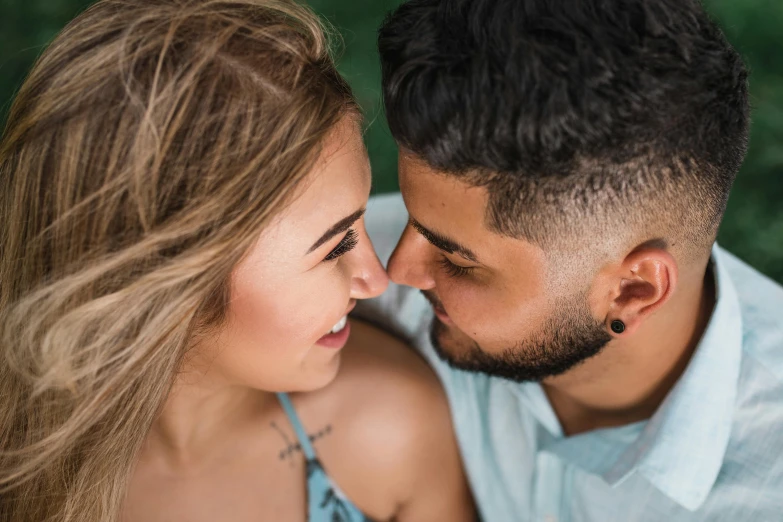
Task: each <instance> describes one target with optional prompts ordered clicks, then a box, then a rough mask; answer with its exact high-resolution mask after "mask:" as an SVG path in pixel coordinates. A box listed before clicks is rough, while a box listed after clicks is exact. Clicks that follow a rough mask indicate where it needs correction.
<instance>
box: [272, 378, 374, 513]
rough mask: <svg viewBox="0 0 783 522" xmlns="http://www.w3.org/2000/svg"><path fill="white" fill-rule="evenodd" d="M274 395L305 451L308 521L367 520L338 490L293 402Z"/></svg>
mask: <svg viewBox="0 0 783 522" xmlns="http://www.w3.org/2000/svg"><path fill="white" fill-rule="evenodd" d="M277 398H278V399H279V400H280V404H281V405H282V406H283V409H284V410H285V413H286V415H287V416H288V420H289V421H290V422H291V426H292V427H293V428H294V431H295V432H296V438H297V439H299V445H300V446H301V448H302V452H303V453H304V455H305V459H306V465H307V474H306V475H307V521H308V522H365V521H367V522H369V519H367V518H365V517H364V515H362V513H361V511H359V510H358V509H357V508H356V506H354V505H353V504H352V503H351V501H350V500H348V499H347V498H345V496H344V495H343V494H342V492H340V490H339V489H338V488H337V486H336V485H335V484H334V483H332V481H331V480H330V479H329V476H328V475H327V474H326V471H324V468H323V466H321V463H320V462H319V460H318V457H317V456H316V454H315V450H314V449H313V445H312V444H311V443H310V437H309V436H308V435H307V431H305V429H304V427H303V426H302V423H301V422H300V421H299V416H298V415H297V414H296V410H295V409H294V405H293V404H291V400H290V399H289V398H288V395H286V394H285V393H278V394H277Z"/></svg>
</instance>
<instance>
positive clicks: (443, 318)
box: [432, 305, 452, 324]
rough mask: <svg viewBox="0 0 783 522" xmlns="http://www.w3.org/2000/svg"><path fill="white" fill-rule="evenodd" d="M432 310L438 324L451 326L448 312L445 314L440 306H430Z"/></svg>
mask: <svg viewBox="0 0 783 522" xmlns="http://www.w3.org/2000/svg"><path fill="white" fill-rule="evenodd" d="M432 310H433V311H434V312H435V315H436V316H437V317H438V319H439V320H440V322H442V323H445V324H452V321H451V318H450V317H449V314H448V312H446V310H445V309H444V308H443V307H442V306H435V305H432Z"/></svg>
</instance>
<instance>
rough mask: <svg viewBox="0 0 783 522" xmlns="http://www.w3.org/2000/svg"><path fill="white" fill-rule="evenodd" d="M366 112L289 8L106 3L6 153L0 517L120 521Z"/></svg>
mask: <svg viewBox="0 0 783 522" xmlns="http://www.w3.org/2000/svg"><path fill="white" fill-rule="evenodd" d="M355 110H357V108H356V106H355V102H354V100H353V97H352V95H351V92H350V89H349V87H348V86H347V84H346V83H345V81H344V80H343V79H342V78H341V77H340V75H339V74H338V73H337V71H336V70H335V66H334V63H333V61H332V58H331V56H330V50H329V46H328V44H327V39H326V38H325V31H324V30H323V28H322V25H321V24H320V22H319V20H318V18H317V17H316V16H315V15H314V14H313V13H312V12H311V11H309V10H308V9H306V8H304V7H301V6H299V5H297V4H296V3H294V2H292V1H285V0H201V1H196V0H101V1H99V2H98V3H97V4H95V5H93V6H92V7H90V8H89V9H88V10H87V11H85V12H84V13H83V14H82V15H80V16H79V17H78V18H76V19H75V20H74V21H73V22H71V23H70V24H69V25H68V26H67V27H66V28H65V29H64V30H63V32H62V33H61V34H60V35H59V36H58V37H57V38H56V39H55V40H54V42H53V43H52V44H51V45H50V46H49V48H48V49H47V50H46V51H45V52H44V53H43V55H42V56H41V57H40V59H39V60H38V62H37V63H36V65H35V67H34V68H33V70H32V72H31V73H30V75H29V77H28V78H27V80H26V81H25V83H24V85H23V86H22V87H21V90H20V92H19V94H18V95H17V97H16V100H15V101H14V104H13V106H12V108H11V111H10V114H9V119H8V123H7V126H6V129H5V132H4V135H3V138H2V143H0V343H1V344H0V349H1V350H2V352H1V354H2V355H1V357H0V520H3V521H14V522H23V521H25V522H27V521H30V522H33V521H35V522H41V521H47V520H57V521H78V522H84V521H96V522H98V521H101V522H103V521H116V520H118V519H119V518H120V513H121V508H122V503H123V499H124V495H125V492H126V489H127V483H128V478H129V476H130V474H131V471H132V468H133V465H134V461H135V459H136V457H137V455H138V452H139V449H140V447H141V445H142V443H143V441H144V439H145V436H146V434H147V432H148V430H149V427H150V425H151V423H152V422H153V420H154V418H155V417H156V415H157V414H158V413H159V411H160V409H161V407H162V405H163V404H164V401H165V399H166V397H167V394H168V392H169V390H170V387H171V385H172V383H173V380H174V378H175V376H176V373H177V371H178V369H179V368H180V364H181V362H182V360H183V355H184V354H185V352H186V350H187V348H188V347H189V346H190V345H191V344H192V342H193V338H194V336H195V335H196V334H197V333H198V332H199V331H201V329H202V328H205V327H209V326H211V325H215V324H216V323H219V321H220V320H221V319H222V316H223V313H224V311H225V306H226V303H227V292H228V290H227V289H228V280H229V277H230V273H231V271H232V269H233V267H234V266H235V265H236V263H237V262H238V261H239V260H240V259H241V258H242V256H243V255H244V253H245V252H246V251H247V250H248V249H249V247H250V246H251V245H252V243H253V242H254V241H255V240H256V239H257V237H258V235H259V233H260V231H261V230H262V229H263V228H264V227H265V226H266V225H267V224H268V223H269V222H270V220H271V219H273V218H274V217H275V216H276V215H277V214H278V213H279V212H280V210H281V209H282V208H283V207H284V206H285V205H286V203H287V202H289V201H290V199H291V198H292V197H293V196H294V195H295V193H296V192H297V188H299V187H300V184H301V182H302V181H303V179H305V178H306V176H307V174H308V172H309V171H310V170H311V168H312V166H313V165H314V162H315V161H316V159H317V157H318V154H319V152H320V145H321V144H322V142H323V140H324V138H325V136H326V135H327V133H328V132H329V131H330V130H331V129H332V128H333V127H334V126H335V125H336V123H337V122H338V121H339V120H340V119H341V118H342V117H343V116H344V115H345V114H346V113H349V112H353V111H355Z"/></svg>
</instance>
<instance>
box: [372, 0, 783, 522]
mask: <svg viewBox="0 0 783 522" xmlns="http://www.w3.org/2000/svg"><path fill="white" fill-rule="evenodd" d="M379 46H380V52H381V60H382V67H383V92H384V100H385V105H386V109H387V115H388V119H389V126H390V128H391V131H392V134H393V135H394V137H395V139H396V140H397V142H398V144H399V147H400V158H399V166H400V167H399V169H400V170H399V176H400V187H401V191H402V198H403V199H404V203H405V205H404V206H403V203H402V201H401V200H400V198H399V197H398V196H390V197H389V196H387V197H381V198H378V199H376V200H375V201H374V202H373V204H372V205H371V208H370V209H369V211H368V216H367V228H368V230H369V231H370V235H371V236H372V237H373V240H374V242H375V245H376V247H377V248H378V250H379V252H380V254H381V255H382V256H386V257H387V258H388V257H389V256H390V259H389V261H388V269H389V272H390V275H391V277H392V279H393V280H394V281H395V282H396V283H399V284H400V285H407V287H404V286H394V287H393V288H392V289H391V290H390V291H389V292H387V294H386V295H385V296H383V297H382V298H381V299H379V300H377V301H375V302H374V303H373V304H372V308H368V309H365V310H364V311H363V313H364V314H365V316H366V317H370V318H375V319H376V320H379V321H382V322H384V323H385V324H386V325H387V326H388V327H389V328H393V329H397V330H399V331H401V332H402V333H404V334H407V335H408V336H409V337H410V338H411V339H412V340H413V342H414V343H415V344H416V345H417V346H418V348H419V349H421V350H422V352H423V353H424V354H425V355H427V356H428V358H429V359H430V361H431V362H432V364H433V365H434V366H435V368H436V370H437V372H438V373H439V375H440V377H441V379H442V381H443V384H444V386H445V387H446V390H447V392H448V394H449V397H450V401H451V406H452V411H453V420H454V424H455V429H456V431H457V435H458V439H459V441H460V445H461V448H462V452H463V457H464V461H465V464H466V467H467V470H468V473H469V475H470V478H471V482H472V487H473V490H474V494H475V496H476V500H477V502H478V504H479V507H480V511H481V514H482V516H483V518H484V520H486V521H488V522H506V521H508V522H512V521H528V520H535V521H596V522H607V521H612V522H613V521H618V522H627V521H641V522H647V521H649V522H659V521H661V520H666V521H667V522H674V521H710V522H716V521H717V522H720V521H726V522H735V521H739V520H741V521H743V522H746V521H771V520H781V519H783V457H782V456H783V384H782V379H783V289H781V287H780V286H778V285H776V284H775V283H774V282H772V281H771V280H769V279H766V278H765V277H764V276H762V275H760V274H759V273H757V272H755V271H754V270H753V269H751V268H750V267H748V266H747V265H745V264H743V263H742V262H741V261H739V260H737V259H736V258H735V257H733V256H731V255H730V254H729V253H727V252H725V251H724V250H722V249H720V248H719V247H717V246H715V245H714V242H715V237H716V233H717V230H718V225H719V223H720V220H721V218H722V215H723V212H724V209H725V206H726V201H727V198H728V195H729V190H730V187H731V184H732V182H733V180H734V177H735V175H736V173H737V170H738V169H739V167H740V164H741V162H742V159H743V156H744V154H745V150H746V144H747V137H748V94H747V84H746V83H747V75H746V71H745V68H744V66H743V64H742V61H741V59H740V57H739V56H738V54H737V53H736V52H735V51H734V50H733V49H732V48H731V46H730V45H729V44H728V43H727V42H726V40H725V39H724V37H723V36H722V34H721V32H720V30H719V29H718V28H717V27H716V25H715V24H714V23H713V22H712V21H711V20H710V19H709V18H708V16H707V15H706V14H705V12H704V10H703V8H702V6H701V5H700V4H699V3H698V2H697V1H696V0H622V1H618V0H581V1H579V2H576V1H551V0H513V1H512V0H412V1H410V2H408V3H405V4H403V5H402V6H401V7H399V8H398V9H397V11H395V12H394V13H393V14H392V15H390V17H389V18H387V20H386V21H385V23H384V25H383V27H382V28H381V30H380V36H379ZM405 207H407V212H406V208H405ZM400 233H401V234H402V237H401V238H400ZM398 238H399V244H397V246H396V249H394V245H395V243H396V242H397V240H398ZM392 249H394V253H393V254H392V252H391V251H392ZM419 290H420V292H419Z"/></svg>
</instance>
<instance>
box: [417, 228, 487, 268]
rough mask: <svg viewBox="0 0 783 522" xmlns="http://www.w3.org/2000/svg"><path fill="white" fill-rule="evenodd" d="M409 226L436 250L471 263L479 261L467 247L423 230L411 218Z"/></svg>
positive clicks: (430, 231)
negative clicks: (456, 255)
mask: <svg viewBox="0 0 783 522" xmlns="http://www.w3.org/2000/svg"><path fill="white" fill-rule="evenodd" d="M409 222H410V225H411V226H412V227H413V228H415V229H416V232H418V233H419V234H421V235H422V236H424V239H426V240H427V241H429V242H430V243H432V244H433V245H434V246H436V247H437V248H439V249H441V250H443V251H444V252H448V253H449V254H459V255H460V256H461V257H464V258H465V259H467V260H468V261H470V262H472V263H478V262H479V260H478V258H477V257H476V254H474V253H473V251H472V250H470V249H469V248H468V247H465V246H462V245H460V244H459V243H458V242H456V241H454V240H453V239H449V238H447V237H446V236H444V235H442V234H439V233H437V232H433V231H432V230H428V229H426V228H424V226H423V225H422V224H421V223H419V222H418V221H416V220H415V219H413V218H410V219H409Z"/></svg>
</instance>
